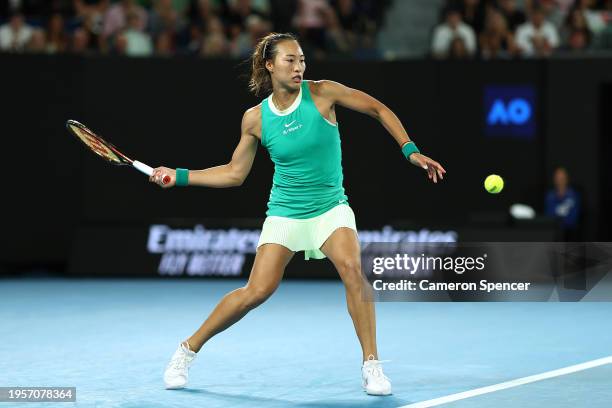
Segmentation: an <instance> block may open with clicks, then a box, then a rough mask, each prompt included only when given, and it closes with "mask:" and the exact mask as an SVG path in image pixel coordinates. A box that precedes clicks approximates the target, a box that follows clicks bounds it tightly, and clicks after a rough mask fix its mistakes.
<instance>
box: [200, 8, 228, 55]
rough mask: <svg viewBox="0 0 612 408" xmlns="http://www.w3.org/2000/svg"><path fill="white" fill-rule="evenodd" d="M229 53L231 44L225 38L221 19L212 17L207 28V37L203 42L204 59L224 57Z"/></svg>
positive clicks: (202, 52)
mask: <svg viewBox="0 0 612 408" xmlns="http://www.w3.org/2000/svg"><path fill="white" fill-rule="evenodd" d="M228 53H229V43H228V41H227V37H226V36H225V29H224V27H223V23H222V22H221V19H219V17H211V18H210V19H209V21H208V25H207V28H206V35H205V36H204V39H203V40H202V50H201V52H200V55H201V56H203V57H223V56H227V55H228Z"/></svg>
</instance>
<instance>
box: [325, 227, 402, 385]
mask: <svg viewBox="0 0 612 408" xmlns="http://www.w3.org/2000/svg"><path fill="white" fill-rule="evenodd" d="M321 251H323V253H324V254H325V255H326V256H327V257H328V258H329V259H330V260H331V261H332V263H333V264H334V266H335V267H336V270H337V271H338V274H339V275H340V278H341V279H342V282H343V283H344V288H345V290H346V303H347V306H348V311H349V314H350V315H351V318H352V319H353V325H354V326H355V331H356V332H357V337H358V338H359V343H360V344H361V350H362V353H363V362H364V363H363V367H362V378H363V386H364V389H365V390H366V391H367V393H368V394H372V395H388V394H391V383H390V382H389V379H388V378H387V377H385V375H384V374H383V372H382V367H381V365H380V362H379V361H378V351H377V349H376V313H375V310H374V303H373V302H372V301H367V300H366V299H364V291H371V287H370V284H369V283H368V282H367V280H366V279H365V277H364V276H363V274H362V273H361V255H360V248H359V240H358V238H357V234H356V233H355V231H353V230H352V229H350V228H338V229H337V230H336V231H334V233H333V234H332V235H331V236H330V237H329V238H328V239H327V241H325V243H324V244H323V246H322V247H321ZM365 294H366V295H370V296H368V297H367V299H372V296H371V294H369V293H367V292H365Z"/></svg>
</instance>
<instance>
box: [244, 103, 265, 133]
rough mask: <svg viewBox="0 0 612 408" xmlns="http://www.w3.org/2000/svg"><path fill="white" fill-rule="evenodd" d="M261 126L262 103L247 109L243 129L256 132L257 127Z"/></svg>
mask: <svg viewBox="0 0 612 408" xmlns="http://www.w3.org/2000/svg"><path fill="white" fill-rule="evenodd" d="M260 127H261V104H258V105H256V106H253V107H251V108H249V109H247V110H246V111H245V112H244V115H243V116H242V129H243V131H248V130H250V131H252V132H255V130H256V129H258V128H260Z"/></svg>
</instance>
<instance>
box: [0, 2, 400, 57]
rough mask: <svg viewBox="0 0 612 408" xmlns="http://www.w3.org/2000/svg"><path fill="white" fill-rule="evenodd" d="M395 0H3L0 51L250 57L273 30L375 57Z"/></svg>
mask: <svg viewBox="0 0 612 408" xmlns="http://www.w3.org/2000/svg"><path fill="white" fill-rule="evenodd" d="M389 2H390V0H117V1H111V0H0V52H18V53H20V52H21V53H50V54H53V53H73V54H115V55H127V56H150V55H158V56H172V55H194V56H202V57H213V58H245V57H248V56H249V55H250V53H251V51H252V50H253V48H254V45H255V44H256V42H257V41H258V39H260V38H261V37H263V36H265V35H266V34H268V33H269V32H271V31H277V32H285V31H292V32H294V33H297V34H298V35H299V37H300V40H301V42H302V46H303V48H304V49H305V52H308V54H309V55H312V56H314V57H315V58H317V57H320V58H322V57H326V56H329V55H333V56H339V57H342V56H347V57H349V56H350V57H362V58H368V57H371V58H376V57H377V56H378V55H377V50H376V47H375V44H374V43H375V36H376V33H377V31H378V29H379V27H380V25H381V22H382V17H383V13H384V9H385V7H386V6H387V5H388V3H389Z"/></svg>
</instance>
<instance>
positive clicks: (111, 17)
mask: <svg viewBox="0 0 612 408" xmlns="http://www.w3.org/2000/svg"><path fill="white" fill-rule="evenodd" d="M130 13H132V14H137V15H138V24H140V26H139V27H137V28H138V30H137V31H139V32H143V31H144V30H145V28H146V27H147V16H148V15H147V11H146V10H145V9H144V8H142V7H141V6H139V5H138V4H136V1H135V0H120V1H119V2H118V3H116V4H113V5H112V6H110V7H109V8H108V10H107V11H106V14H105V15H104V28H103V29H102V34H103V36H104V37H105V38H109V37H111V36H113V35H115V34H117V33H119V32H120V31H121V30H123V29H124V28H125V27H126V26H127V16H128V14H130ZM132 28H133V27H132Z"/></svg>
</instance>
